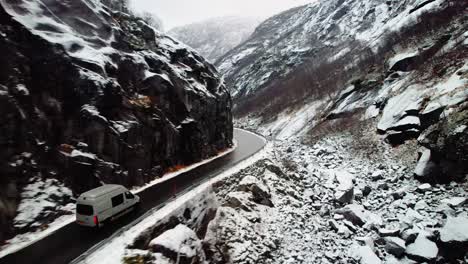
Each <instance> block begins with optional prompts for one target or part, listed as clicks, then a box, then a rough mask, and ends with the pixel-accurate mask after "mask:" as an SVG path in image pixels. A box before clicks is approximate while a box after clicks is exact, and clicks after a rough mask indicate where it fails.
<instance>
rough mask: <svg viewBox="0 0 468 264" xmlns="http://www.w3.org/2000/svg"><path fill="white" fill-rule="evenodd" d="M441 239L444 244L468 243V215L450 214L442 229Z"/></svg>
mask: <svg viewBox="0 0 468 264" xmlns="http://www.w3.org/2000/svg"><path fill="white" fill-rule="evenodd" d="M440 241H441V242H442V243H444V244H457V243H459V244H468V217H466V216H458V217H451V216H449V217H448V218H447V222H446V223H445V225H444V226H443V227H442V229H441V230H440Z"/></svg>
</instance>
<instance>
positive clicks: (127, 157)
mask: <svg viewBox="0 0 468 264" xmlns="http://www.w3.org/2000/svg"><path fill="white" fill-rule="evenodd" d="M0 47H1V50H2V55H1V56H0V112H1V114H2V115H1V117H0V146H1V147H0V241H2V240H3V239H4V238H5V237H8V236H10V235H12V234H13V233H15V232H22V231H24V229H25V228H26V229H27V228H31V227H34V228H39V227H40V226H38V225H40V224H38V223H36V224H34V222H35V220H37V219H35V218H42V219H44V218H47V219H49V220H50V219H53V218H54V217H56V216H57V215H58V214H60V213H61V211H60V210H58V209H59V206H57V204H66V203H68V202H69V201H70V198H71V196H73V194H71V193H70V192H68V191H66V192H65V193H67V194H66V195H65V196H66V198H63V196H60V194H58V192H57V193H55V194H54V191H49V190H47V189H44V186H45V185H44V184H42V185H41V184H39V185H38V183H44V182H48V183H50V182H51V181H52V182H53V183H54V184H53V185H54V186H56V185H57V184H59V185H61V186H62V185H65V186H66V188H69V189H71V190H72V191H73V193H74V195H76V194H79V193H81V192H83V191H85V190H88V189H90V188H92V187H96V186H98V185H99V184H100V183H118V184H123V185H126V186H135V185H141V184H144V183H145V182H148V181H149V180H151V179H154V178H155V177H158V176H161V175H162V174H163V173H164V172H166V171H167V170H168V169H170V168H172V167H176V166H183V165H186V164H190V163H193V162H196V161H199V160H201V159H204V158H207V157H209V156H212V155H214V154H216V153H218V152H219V151H221V150H224V149H226V148H228V147H230V146H231V145H232V137H233V132H232V130H233V127H232V119H231V98H230V95H229V93H228V91H227V90H226V87H225V85H224V83H223V81H222V80H221V79H220V75H219V73H218V72H217V71H216V69H215V68H214V67H213V66H212V65H211V64H209V63H207V62H206V61H205V60H204V59H203V58H202V57H200V56H199V55H198V54H197V53H195V52H194V51H192V50H191V49H190V48H188V47H186V46H184V45H182V44H181V43H179V42H177V41H175V40H173V39H172V38H170V37H167V36H165V35H163V34H161V33H159V32H158V31H155V30H154V29H153V28H151V27H149V26H148V25H147V24H145V23H144V22H143V20H141V19H139V18H137V17H134V16H132V15H129V14H126V13H121V12H117V11H114V10H111V9H109V8H108V7H107V6H105V5H103V4H101V2H99V1H95V0H65V1H64V0H51V1H17V0H2V1H0ZM49 185H50V184H49ZM38 186H39V187H38ZM40 186H42V187H40ZM47 186H48V185H47ZM36 187H38V188H39V189H40V190H41V191H40V192H38V193H41V195H44V193H46V194H47V195H46V197H45V198H37V197H39V196H35V197H28V195H26V194H25V192H24V190H26V189H27V190H29V191H31V190H30V189H31V188H36ZM25 188H26V189H25ZM63 188H65V187H63ZM51 190H52V189H51ZM53 190H58V189H57V188H55V189H53ZM22 192H23V194H22ZM54 195H55V196H54ZM41 197H42V196H41ZM26 198H28V199H36V202H38V204H41V206H42V207H44V208H49V211H48V212H46V213H44V212H43V211H42V212H41V210H39V212H36V213H35V214H33V215H32V216H31V215H30V217H28V218H32V219H28V221H29V222H28V223H29V224H25V223H24V221H22V220H24V219H16V218H15V216H17V217H18V214H21V212H20V211H19V210H20V209H21V208H23V209H25V210H27V208H28V206H21V203H23V202H24V201H25V200H26ZM37 200H39V201H37ZM44 204H46V205H44ZM18 206H19V208H18ZM30 209H31V208H30ZM32 211H35V210H32ZM62 213H63V212H62ZM46 222H47V221H46ZM31 224H32V225H35V226H31Z"/></svg>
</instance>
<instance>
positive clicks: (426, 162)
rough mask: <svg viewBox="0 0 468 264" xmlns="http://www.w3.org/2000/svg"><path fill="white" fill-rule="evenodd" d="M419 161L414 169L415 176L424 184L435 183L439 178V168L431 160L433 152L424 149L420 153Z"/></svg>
mask: <svg viewBox="0 0 468 264" xmlns="http://www.w3.org/2000/svg"><path fill="white" fill-rule="evenodd" d="M419 155H420V157H419V160H418V163H417V165H416V168H415V169H414V176H415V177H416V178H417V179H418V180H420V181H423V182H428V181H431V182H432V181H433V179H434V178H435V177H437V173H438V166H437V165H436V164H435V163H434V162H433V161H432V160H431V150H430V149H427V148H423V149H422V150H420V152H419Z"/></svg>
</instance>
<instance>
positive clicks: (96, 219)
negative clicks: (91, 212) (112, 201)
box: [93, 215, 99, 226]
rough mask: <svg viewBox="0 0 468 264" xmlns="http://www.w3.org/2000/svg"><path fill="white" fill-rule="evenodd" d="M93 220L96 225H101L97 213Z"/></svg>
mask: <svg viewBox="0 0 468 264" xmlns="http://www.w3.org/2000/svg"><path fill="white" fill-rule="evenodd" d="M93 220H94V224H95V225H96V226H98V225H99V219H98V218H97V215H95V216H94V218H93Z"/></svg>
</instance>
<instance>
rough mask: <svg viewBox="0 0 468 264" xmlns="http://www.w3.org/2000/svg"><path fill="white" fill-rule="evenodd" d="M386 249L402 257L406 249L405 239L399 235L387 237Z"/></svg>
mask: <svg viewBox="0 0 468 264" xmlns="http://www.w3.org/2000/svg"><path fill="white" fill-rule="evenodd" d="M385 250H386V251H387V252H388V253H390V254H392V255H394V256H396V257H401V256H403V255H404V254H405V251H406V245H405V241H404V240H403V239H401V238H399V237H386V238H385Z"/></svg>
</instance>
